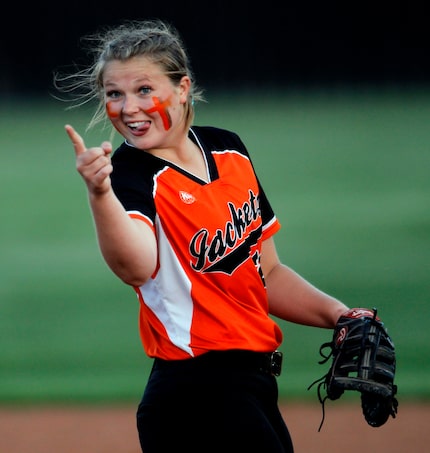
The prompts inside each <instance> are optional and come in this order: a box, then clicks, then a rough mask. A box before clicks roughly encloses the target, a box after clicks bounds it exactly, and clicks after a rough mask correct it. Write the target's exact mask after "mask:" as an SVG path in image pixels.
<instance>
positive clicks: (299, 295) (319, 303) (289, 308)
mask: <svg viewBox="0 0 430 453" xmlns="http://www.w3.org/2000/svg"><path fill="white" fill-rule="evenodd" d="M266 286H267V293H268V298H269V310H270V313H271V314H273V315H274V316H277V317H279V318H281V319H284V320H286V321H291V322H295V323H298V324H304V325H309V326H315V327H323V328H333V327H334V325H335V324H336V321H337V320H338V318H339V316H340V315H341V314H342V313H344V312H345V311H346V310H347V309H348V307H347V306H345V305H344V304H343V303H341V302H340V301H339V300H337V299H335V298H334V297H332V296H330V295H328V294H326V293H324V292H323V291H320V290H319V289H318V288H316V287H315V286H313V285H312V284H311V283H309V282H308V281H306V280H305V279H304V278H303V277H301V276H300V275H298V274H297V273H296V272H294V271H293V270H292V269H290V268H289V267H288V266H285V265H283V264H281V263H279V264H277V265H276V266H275V267H274V268H273V269H272V270H271V272H270V273H269V275H267V276H266Z"/></svg>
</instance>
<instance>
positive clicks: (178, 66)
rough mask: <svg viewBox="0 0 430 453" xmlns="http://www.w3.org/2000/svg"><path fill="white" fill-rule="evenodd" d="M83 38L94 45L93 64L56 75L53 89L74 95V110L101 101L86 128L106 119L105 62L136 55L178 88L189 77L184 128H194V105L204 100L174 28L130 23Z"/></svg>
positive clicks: (147, 22)
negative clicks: (153, 64) (149, 61)
mask: <svg viewBox="0 0 430 453" xmlns="http://www.w3.org/2000/svg"><path fill="white" fill-rule="evenodd" d="M83 39H84V40H86V41H88V43H91V44H92V46H91V47H88V50H89V52H90V53H91V54H92V56H93V63H92V64H91V65H90V66H89V67H87V68H85V69H82V70H78V71H76V72H75V73H72V74H68V75H64V74H60V73H56V74H54V86H55V88H56V89H57V90H58V91H60V92H63V93H67V94H69V95H71V96H72V99H71V100H72V101H74V103H73V105H72V107H79V106H82V105H84V104H87V103H88V102H90V101H93V100H95V101H97V102H98V106H97V108H96V111H95V113H94V114H93V116H92V118H91V120H90V122H89V123H88V126H87V129H90V128H92V127H94V126H95V125H96V124H98V123H100V122H102V121H104V120H106V113H105V105H104V90H103V72H104V69H105V66H106V63H108V62H110V61H113V60H119V61H125V60H128V59H130V58H133V57H136V56H145V57H147V58H149V59H150V60H151V61H152V62H154V63H156V64H159V65H160V67H161V68H162V70H163V72H164V73H165V74H166V75H167V76H168V77H169V79H170V80H171V82H172V83H173V84H174V85H175V86H178V85H179V83H180V81H181V79H182V77H184V76H188V77H189V78H190V80H191V87H190V91H189V94H188V99H187V102H186V103H185V111H184V116H185V127H186V128H187V129H188V128H189V126H191V124H192V122H193V120H194V103H195V102H197V101H204V97H203V92H202V90H201V89H199V88H198V87H197V86H196V85H195V83H194V75H193V72H192V70H191V66H190V62H189V58H188V55H187V52H186V50H185V46H184V44H183V42H182V39H181V37H180V36H179V33H178V32H177V30H176V29H175V28H174V27H173V26H171V25H170V24H167V23H165V22H163V21H161V20H144V21H127V22H125V23H123V24H121V25H119V26H116V27H112V28H107V29H105V30H104V31H102V32H99V33H97V34H93V35H89V36H86V37H84V38H83ZM69 100H70V99H69Z"/></svg>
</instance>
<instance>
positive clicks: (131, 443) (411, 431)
mask: <svg viewBox="0 0 430 453" xmlns="http://www.w3.org/2000/svg"><path fill="white" fill-rule="evenodd" d="M282 413H283V414H284V418H285V420H286V422H287V424H288V426H289V428H290V431H291V435H292V437H293V441H294V444H295V452H296V453H325V452H327V453H328V452H330V453H341V452H348V453H363V452H368V453H376V452H377V453H388V452H389V453H409V452H414V453H425V452H428V451H429V448H430V428H429V426H430V404H427V405H425V404H422V405H418V404H412V403H410V404H401V406H400V407H399V414H398V416H397V418H396V419H395V420H393V419H391V418H390V419H389V420H388V422H387V423H386V424H385V425H384V426H382V427H380V428H371V427H369V426H368V425H367V423H366V422H365V421H364V418H363V416H362V415H361V412H360V408H359V403H357V406H351V405H342V403H340V402H337V403H336V404H335V403H333V402H332V403H331V404H329V406H328V407H327V408H326V418H325V422H324V425H323V428H322V430H321V432H319V433H318V426H319V423H320V421H321V408H320V406H319V405H314V404H309V405H306V404H298V403H292V404H283V405H282ZM59 452H61V453H141V452H140V449H139V445H138V440H137V434H136V429H135V407H134V406H97V407H76V406H70V407H40V406H39V407H4V406H3V407H0V453H59ZM202 453H203V452H202ZM262 453H263V452H262Z"/></svg>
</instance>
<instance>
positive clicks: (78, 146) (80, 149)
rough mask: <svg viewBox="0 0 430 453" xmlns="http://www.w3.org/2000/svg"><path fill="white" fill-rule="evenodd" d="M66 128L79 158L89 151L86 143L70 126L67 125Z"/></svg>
mask: <svg viewBox="0 0 430 453" xmlns="http://www.w3.org/2000/svg"><path fill="white" fill-rule="evenodd" d="M64 128H65V129H66V132H67V135H68V136H69V138H70V140H71V142H72V143H73V147H74V148H75V153H76V155H77V156H79V155H80V154H82V153H84V152H85V151H86V149H87V148H86V146H85V143H84V139H83V138H82V137H81V136H80V135H79V134H78V133H77V132H76V131H75V129H73V127H72V126H70V125H69V124H66V126H64Z"/></svg>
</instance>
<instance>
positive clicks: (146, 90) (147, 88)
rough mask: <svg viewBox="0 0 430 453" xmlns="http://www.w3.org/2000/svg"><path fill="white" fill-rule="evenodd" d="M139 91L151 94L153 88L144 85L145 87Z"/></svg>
mask: <svg viewBox="0 0 430 453" xmlns="http://www.w3.org/2000/svg"><path fill="white" fill-rule="evenodd" d="M139 91H140V93H141V94H149V93H151V91H152V88H150V87H149V86H147V85H144V86H142V87H140V88H139Z"/></svg>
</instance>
